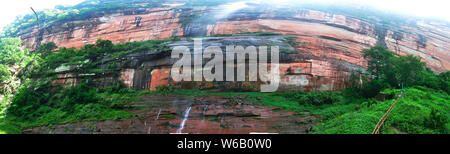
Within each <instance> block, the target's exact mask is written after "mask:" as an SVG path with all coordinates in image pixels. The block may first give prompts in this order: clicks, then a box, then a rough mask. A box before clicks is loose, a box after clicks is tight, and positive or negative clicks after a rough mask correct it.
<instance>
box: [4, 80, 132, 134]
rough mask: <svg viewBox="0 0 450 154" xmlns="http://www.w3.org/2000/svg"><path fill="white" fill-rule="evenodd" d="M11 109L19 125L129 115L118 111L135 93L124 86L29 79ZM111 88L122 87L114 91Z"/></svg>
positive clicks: (128, 102)
mask: <svg viewBox="0 0 450 154" xmlns="http://www.w3.org/2000/svg"><path fill="white" fill-rule="evenodd" d="M26 86H27V87H24V88H22V89H21V90H20V91H19V94H18V95H17V96H16V98H15V99H14V103H13V105H12V106H11V108H10V110H9V111H10V113H11V116H10V117H13V118H14V119H13V120H14V121H15V122H21V123H19V125H21V126H22V127H28V126H38V125H48V124H52V123H65V122H77V121H86V120H101V119H116V118H128V117H129V116H130V115H129V114H128V113H125V112H120V111H118V110H119V109H123V108H124V107H126V106H127V105H129V104H130V103H131V102H132V101H133V100H134V99H135V97H136V96H137V95H138V93H135V91H133V90H129V91H128V90H123V89H126V88H124V87H107V88H96V87H94V86H90V85H89V84H87V83H84V82H83V83H81V84H80V85H77V86H75V87H71V88H62V87H57V88H52V87H50V85H49V84H45V83H37V82H28V83H27V84H26ZM113 89H121V90H120V91H115V90H113Z"/></svg>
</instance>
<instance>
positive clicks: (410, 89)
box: [173, 47, 450, 134]
mask: <svg viewBox="0 0 450 154" xmlns="http://www.w3.org/2000/svg"><path fill="white" fill-rule="evenodd" d="M374 52H376V53H374ZM365 55H366V57H367V58H368V59H369V74H366V75H363V76H362V77H363V78H362V79H360V78H359V75H356V74H353V75H352V77H351V78H350V80H349V81H348V88H346V89H344V90H341V91H336V92H299V91H298V92H287V93H259V92H219V93H208V92H206V91H200V90H184V91H175V92H173V94H178V95H187V96H201V95H221V96H241V95H246V96H247V97H246V99H248V100H252V102H255V103H256V104H255V105H257V104H261V105H264V106H269V107H278V108H280V109H282V110H287V111H295V112H299V113H300V112H305V111H307V112H309V114H310V115H320V116H321V118H320V119H319V120H318V121H317V122H319V123H320V125H318V126H316V127H315V128H314V133H317V134H369V133H371V132H372V130H373V129H374V127H375V125H376V124H377V122H378V120H379V119H380V118H381V117H382V116H383V114H384V113H385V112H386V111H387V110H388V109H389V107H390V106H391V105H392V103H394V101H395V99H396V98H397V96H398V95H399V94H401V92H402V89H399V88H401V85H399V84H400V83H401V82H404V83H405V84H404V87H406V89H405V95H406V97H405V98H404V99H403V98H400V99H399V100H398V102H397V105H396V106H395V107H394V109H393V111H392V113H391V114H390V116H389V118H388V120H387V121H386V123H385V126H384V129H383V130H382V133H384V134H401V133H409V134H448V133H450V112H449V111H450V101H449V100H450V95H449V91H448V87H449V82H450V80H449V79H450V78H449V77H450V72H445V73H441V74H439V75H435V74H433V73H432V72H431V71H430V70H429V69H428V68H425V65H424V64H423V63H422V62H421V61H420V58H418V57H414V56H410V55H408V56H395V55H394V54H393V53H392V52H391V51H387V50H385V49H384V48H381V47H374V48H372V49H370V50H367V51H365ZM388 76H389V77H388ZM370 77H374V79H371V80H369V79H370ZM361 80H362V81H363V84H360V83H359V82H360V81H361ZM376 96H384V98H385V99H386V100H384V99H380V100H377V99H375V97H376ZM302 116H305V115H302Z"/></svg>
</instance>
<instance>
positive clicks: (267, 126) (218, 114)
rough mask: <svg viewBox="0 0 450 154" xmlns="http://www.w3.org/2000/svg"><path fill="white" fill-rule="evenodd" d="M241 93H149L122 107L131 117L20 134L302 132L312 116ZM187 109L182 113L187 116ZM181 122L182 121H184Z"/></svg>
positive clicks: (306, 131)
mask: <svg viewBox="0 0 450 154" xmlns="http://www.w3.org/2000/svg"><path fill="white" fill-rule="evenodd" d="M245 97H246V96H244V95H243V96H210V95H208V96H197V97H189V96H174V95H148V96H143V97H142V98H141V101H138V102H137V103H135V105H133V108H132V110H130V111H127V112H130V113H133V114H134V115H135V118H134V119H119V120H108V121H99V122H80V123H71V124H62V125H54V126H48V127H47V126H46V127H36V128H30V129H27V130H24V131H23V133H24V134H170V133H189V134H248V133H280V134H305V133H308V132H309V131H311V129H312V126H314V121H315V119H316V118H318V117H317V116H307V114H308V113H307V112H304V113H297V112H286V111H282V110H280V109H279V108H273V107H264V106H262V105H261V104H258V103H254V102H252V101H250V100H247V99H244V98H245ZM186 115H187V116H186ZM183 123H184V125H183Z"/></svg>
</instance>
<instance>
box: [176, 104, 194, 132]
mask: <svg viewBox="0 0 450 154" xmlns="http://www.w3.org/2000/svg"><path fill="white" fill-rule="evenodd" d="M191 108H192V107H188V108H187V109H186V111H185V112H184V119H183V121H182V122H181V124H180V128H179V129H178V130H177V133H178V134H181V131H183V129H184V124H186V121H187V119H188V117H189V111H191Z"/></svg>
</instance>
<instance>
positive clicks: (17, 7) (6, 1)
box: [0, 0, 450, 30]
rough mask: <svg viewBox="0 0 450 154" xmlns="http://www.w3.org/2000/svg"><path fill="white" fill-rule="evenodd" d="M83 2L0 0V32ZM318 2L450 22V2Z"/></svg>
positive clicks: (355, 0) (326, 0)
mask: <svg viewBox="0 0 450 154" xmlns="http://www.w3.org/2000/svg"><path fill="white" fill-rule="evenodd" d="M82 1H83V0H2V1H1V2H0V19H1V20H0V30H1V28H3V27H4V26H6V25H7V24H8V23H11V22H12V21H14V19H15V18H16V16H17V15H20V14H22V15H24V14H28V13H32V12H31V10H30V7H31V6H32V7H33V8H34V9H35V10H36V11H40V10H42V9H45V8H54V7H55V6H56V5H75V4H78V3H80V2H82ZM265 1H273V2H275V3H283V2H285V3H289V2H292V1H297V0H265ZM310 1H312V0H310ZM313 1H319V2H326V3H328V2H337V3H339V2H343V1H345V2H359V3H361V2H364V3H367V4H371V5H373V6H376V7H379V8H384V9H389V10H392V11H397V12H400V13H407V14H413V15H418V16H431V17H438V18H442V19H446V20H447V21H450V9H448V7H449V6H450V0H313Z"/></svg>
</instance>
